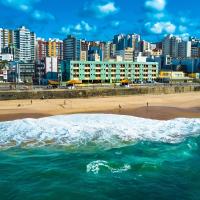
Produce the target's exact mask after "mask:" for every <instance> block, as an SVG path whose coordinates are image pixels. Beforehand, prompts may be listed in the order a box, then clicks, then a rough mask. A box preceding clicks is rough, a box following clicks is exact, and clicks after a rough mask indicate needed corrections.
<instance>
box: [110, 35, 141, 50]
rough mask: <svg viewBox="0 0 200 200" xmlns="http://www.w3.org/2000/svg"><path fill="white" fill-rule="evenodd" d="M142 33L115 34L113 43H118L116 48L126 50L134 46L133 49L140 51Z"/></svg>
mask: <svg viewBox="0 0 200 200" xmlns="http://www.w3.org/2000/svg"><path fill="white" fill-rule="evenodd" d="M140 39H141V38H140V35H138V34H128V35H124V34H119V35H115V36H114V39H113V44H116V50H117V51H119V50H124V49H126V48H133V51H139V47H140Z"/></svg>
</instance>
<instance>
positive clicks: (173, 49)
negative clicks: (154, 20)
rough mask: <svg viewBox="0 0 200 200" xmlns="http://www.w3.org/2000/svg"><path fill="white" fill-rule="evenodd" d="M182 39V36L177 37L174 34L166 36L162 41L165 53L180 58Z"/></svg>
mask: <svg viewBox="0 0 200 200" xmlns="http://www.w3.org/2000/svg"><path fill="white" fill-rule="evenodd" d="M181 41H182V40H181V38H180V37H176V36H173V35H168V36H167V37H165V38H164V40H163V43H162V49H163V55H164V56H167V55H169V56H171V57H173V58H178V56H179V55H178V52H179V43H180V42H181Z"/></svg>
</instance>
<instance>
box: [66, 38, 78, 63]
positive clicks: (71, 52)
mask: <svg viewBox="0 0 200 200" xmlns="http://www.w3.org/2000/svg"><path fill="white" fill-rule="evenodd" d="M80 54H81V40H79V39H77V38H76V37H74V36H72V35H68V36H67V38H66V39H64V40H63V59H64V60H66V61H70V60H74V61H77V60H80Z"/></svg>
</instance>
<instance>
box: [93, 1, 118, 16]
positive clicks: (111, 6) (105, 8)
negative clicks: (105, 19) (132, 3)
mask: <svg viewBox="0 0 200 200" xmlns="http://www.w3.org/2000/svg"><path fill="white" fill-rule="evenodd" d="M97 8H98V9H99V11H100V12H101V13H103V14H106V15H108V14H110V13H114V12H117V10H118V9H117V8H116V7H115V3H114V2H108V3H106V4H104V5H98V6H97Z"/></svg>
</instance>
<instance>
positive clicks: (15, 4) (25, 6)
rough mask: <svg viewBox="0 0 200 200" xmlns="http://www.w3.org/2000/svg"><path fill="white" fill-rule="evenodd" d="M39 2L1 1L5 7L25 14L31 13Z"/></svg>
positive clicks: (33, 0) (21, 0)
mask: <svg viewBox="0 0 200 200" xmlns="http://www.w3.org/2000/svg"><path fill="white" fill-rule="evenodd" d="M38 1H39V0H0V2H1V3H2V4H3V5H5V6H9V7H12V8H15V9H18V10H21V11H24V12H27V11H30V10H31V9H32V7H33V4H35V3H37V2H38Z"/></svg>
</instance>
